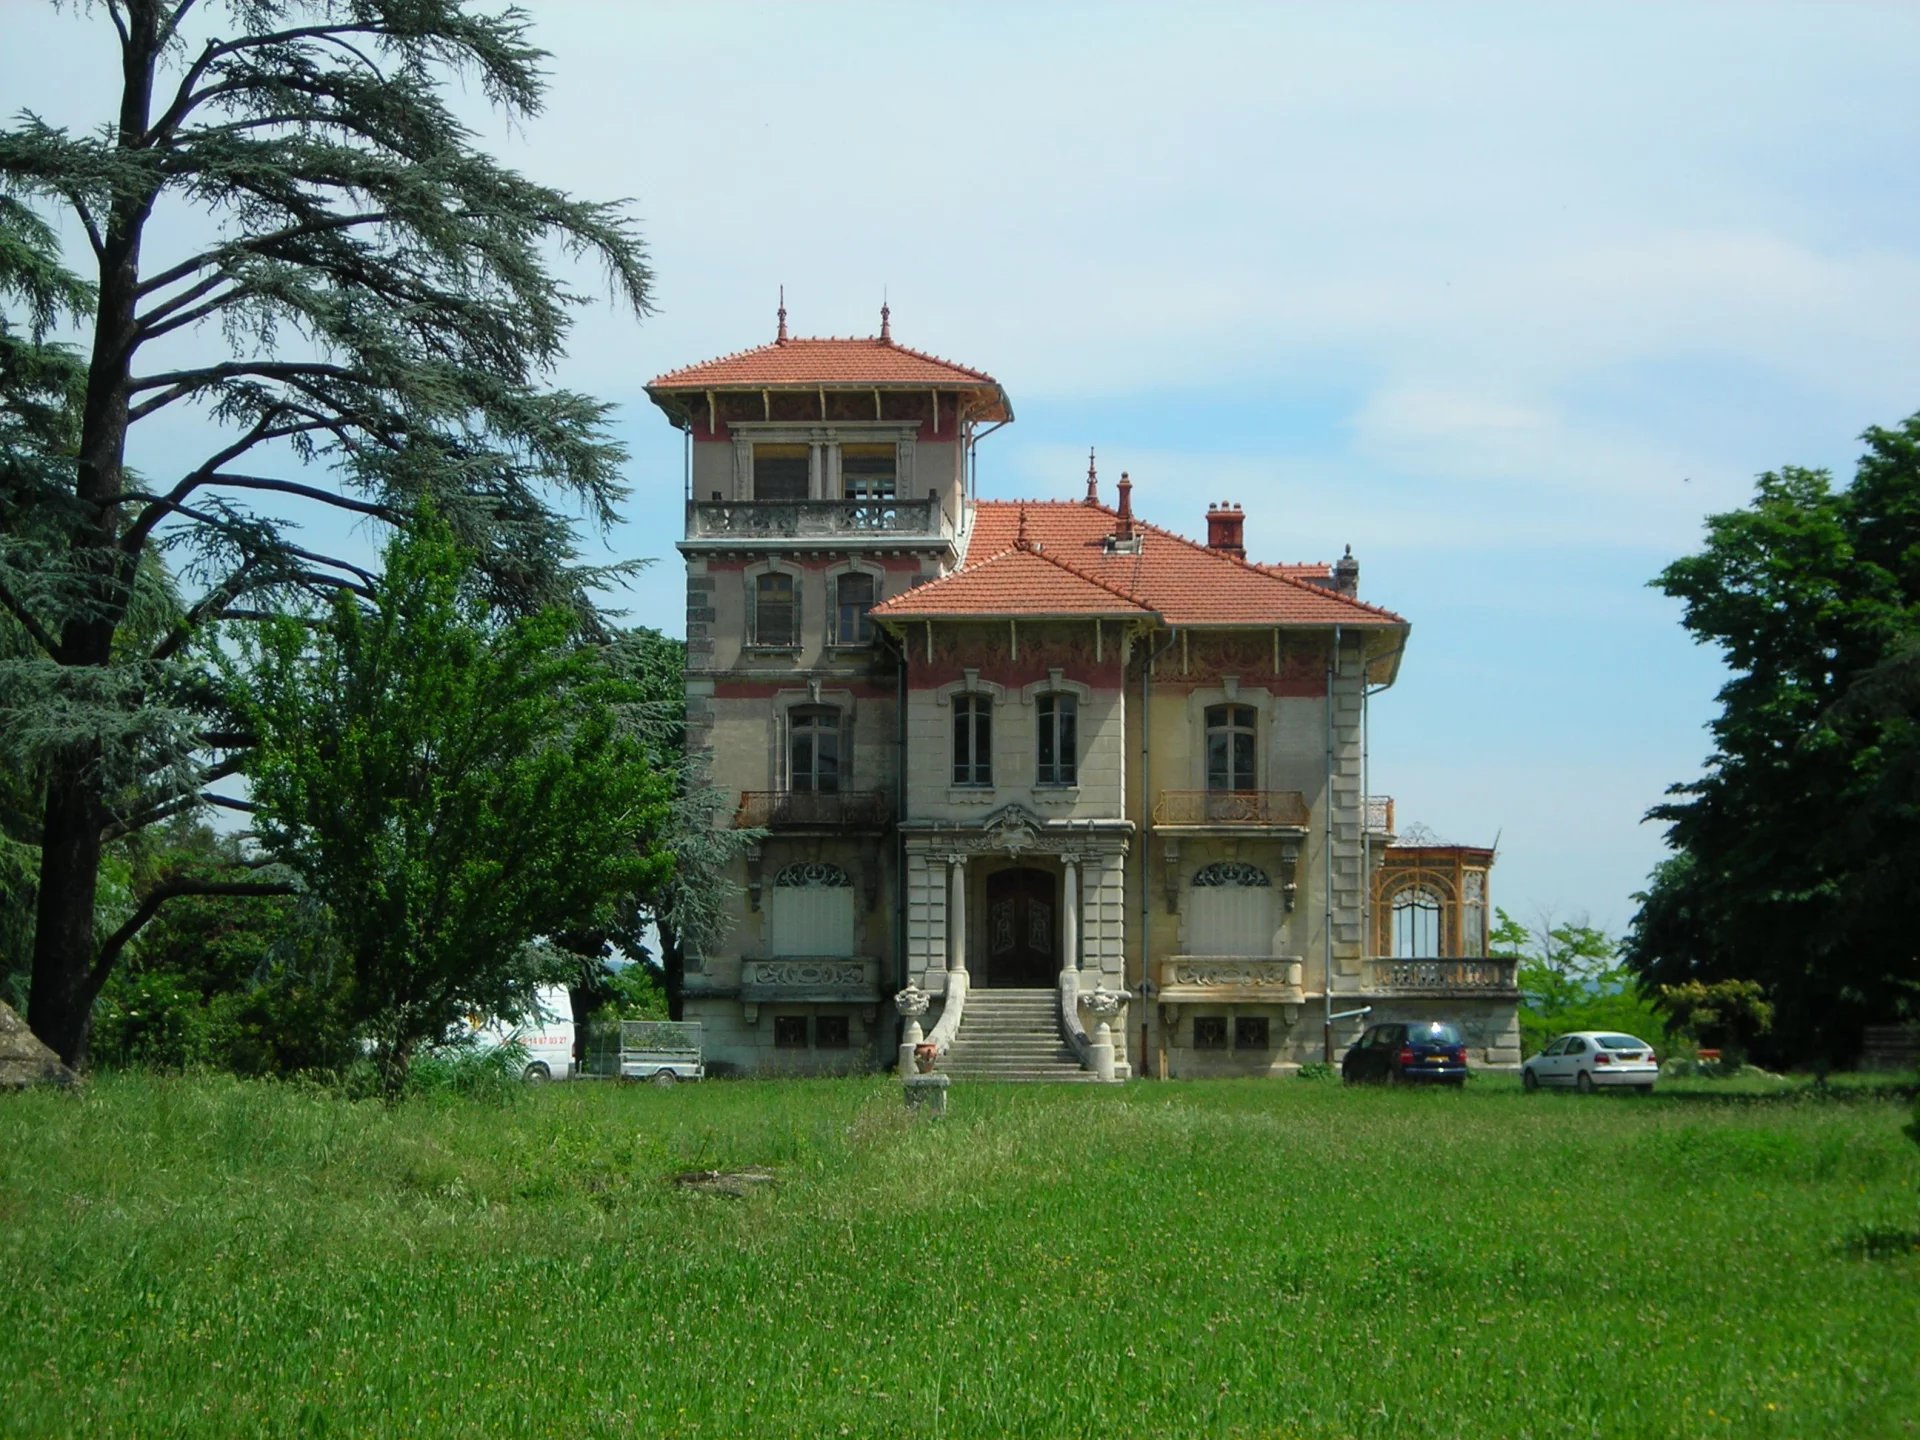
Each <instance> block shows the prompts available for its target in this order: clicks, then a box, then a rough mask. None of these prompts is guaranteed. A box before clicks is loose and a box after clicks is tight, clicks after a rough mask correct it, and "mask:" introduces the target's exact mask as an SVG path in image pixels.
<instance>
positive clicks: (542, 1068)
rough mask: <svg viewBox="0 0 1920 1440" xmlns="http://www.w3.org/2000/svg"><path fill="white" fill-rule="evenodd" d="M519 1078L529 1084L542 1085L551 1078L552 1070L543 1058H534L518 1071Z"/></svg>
mask: <svg viewBox="0 0 1920 1440" xmlns="http://www.w3.org/2000/svg"><path fill="white" fill-rule="evenodd" d="M520 1078H521V1079H522V1080H524V1081H526V1082H527V1083H528V1084H529V1085H544V1084H546V1083H547V1081H549V1080H551V1079H552V1078H553V1072H552V1071H551V1070H549V1069H548V1068H547V1065H546V1062H545V1061H544V1060H536V1061H534V1062H533V1063H532V1064H531V1065H529V1066H527V1068H526V1069H524V1070H522V1071H521V1072H520Z"/></svg>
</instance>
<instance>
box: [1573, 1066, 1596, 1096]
mask: <svg viewBox="0 0 1920 1440" xmlns="http://www.w3.org/2000/svg"><path fill="white" fill-rule="evenodd" d="M1573 1088H1574V1089H1576V1090H1578V1091H1579V1092H1580V1093H1581V1094H1582V1095H1591V1094H1592V1093H1593V1076H1591V1075H1589V1074H1588V1073H1587V1072H1586V1071H1584V1070H1582V1071H1581V1072H1580V1076H1579V1078H1578V1079H1577V1080H1575V1081H1574V1082H1573Z"/></svg>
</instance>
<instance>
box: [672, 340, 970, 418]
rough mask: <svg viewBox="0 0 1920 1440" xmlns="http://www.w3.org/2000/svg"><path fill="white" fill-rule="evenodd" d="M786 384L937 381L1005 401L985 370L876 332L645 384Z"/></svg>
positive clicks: (692, 369) (724, 360)
mask: <svg viewBox="0 0 1920 1440" xmlns="http://www.w3.org/2000/svg"><path fill="white" fill-rule="evenodd" d="M785 385H793V386H815V385H826V386H829V387H831V386H836V385H910V386H914V387H916V388H925V387H929V386H935V387H938V388H940V389H943V390H990V391H993V392H994V393H996V394H997V395H999V396H1000V398H1001V400H1002V402H1003V403H1004V401H1005V395H1004V394H1003V393H1001V391H1000V382H999V381H998V380H995V379H994V378H993V377H992V376H991V375H989V374H987V373H986V371H984V370H974V369H971V368H969V367H968V366H965V365H956V364H954V363H953V361H951V360H942V359H941V358H940V357H939V356H937V355H927V354H923V353H922V352H920V351H918V350H911V349H908V348H907V347H906V346H905V345H897V344H895V343H894V342H893V341H891V340H881V339H879V338H877V337H874V336H868V337H865V338H853V337H850V338H848V339H845V340H842V339H838V338H833V339H801V338H795V339H792V340H776V341H774V342H773V343H772V344H771V345H761V346H758V347H757V348H755V349H752V350H737V351H735V352H734V353H733V354H731V355H722V356H721V357H720V358H719V359H717V360H705V361H702V362H701V363H700V364H698V365H684V366H682V367H681V368H680V369H678V370H669V371H668V372H667V373H666V374H664V375H660V376H656V377H655V378H654V379H653V380H652V381H651V382H650V383H649V384H648V386H647V389H648V390H724V389H730V388H737V387H747V388H752V389H760V388H767V389H773V388H776V387H779V386H785Z"/></svg>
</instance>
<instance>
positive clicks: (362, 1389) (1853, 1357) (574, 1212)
mask: <svg viewBox="0 0 1920 1440" xmlns="http://www.w3.org/2000/svg"><path fill="white" fill-rule="evenodd" d="M1904 1117H1905V1109H1904V1107H1903V1106H1901V1105H1898V1104H1895V1103H1893V1102H1890V1101H1884V1100H1877V1099H1873V1098H1865V1099H1859V1100H1856V1101H1854V1102H1852V1103H1846V1104H1832V1103H1819V1102H1817V1101H1813V1100H1804V1099H1803V1100H1797V1101H1790V1102H1786V1103H1767V1104H1752V1105H1732V1106H1706V1105H1700V1104H1695V1103H1689V1097H1684V1096H1682V1097H1676V1098H1674V1099H1671V1100H1669V1099H1664V1098H1654V1099H1651V1100H1636V1099H1632V1098H1628V1097H1615V1096H1601V1097H1594V1098H1593V1099H1591V1100H1583V1099H1579V1098H1576V1097H1572V1096H1560V1095H1550V1096H1536V1097H1523V1096H1521V1095H1520V1093H1519V1092H1518V1090H1517V1089H1510V1088H1504V1087H1499V1086H1488V1087H1485V1088H1484V1089H1479V1088H1476V1089H1470V1090H1469V1092H1468V1093H1466V1094H1464V1095H1458V1094H1445V1095H1441V1094H1425V1093H1418V1092H1415V1093H1399V1092H1385V1091H1379V1092H1372V1091H1369V1092H1353V1091H1344V1090H1341V1089H1339V1088H1338V1087H1333V1086H1322V1085H1312V1084H1300V1083H1245V1082H1220V1083H1210V1084H1182V1085H1165V1086H1149V1085H1132V1086H1126V1087H1113V1088H1107V1089H1103V1088H1099V1087H1085V1088H1082V1087H1060V1088H1019V1087H990V1086H972V1087H969V1086H964V1085H957V1086H956V1087H955V1088H954V1090H953V1092H952V1113H951V1114H950V1115H949V1116H948V1117H947V1118H946V1119H945V1120H944V1121H940V1122H937V1123H929V1122H925V1121H919V1122H916V1121H912V1120H910V1119H909V1117H908V1116H907V1115H906V1113H905V1111H904V1107H903V1106H902V1104H901V1099H900V1093H899V1089H898V1087H897V1085H895V1084H893V1083H891V1082H887V1081H882V1080H875V1081H861V1080H850V1081H813V1082H799V1083H786V1084H779V1083H734V1084H709V1085H705V1086H698V1087H693V1086H681V1087H678V1088H677V1089H674V1090H668V1091H661V1090H656V1089H654V1088H653V1087H614V1086H598V1085H588V1084H579V1085H556V1086H550V1087H546V1088H544V1089H540V1090H535V1091H531V1092H528V1093H526V1094H525V1095H523V1096H520V1097H519V1098H518V1099H516V1100H515V1101H514V1102H512V1103H508V1104H506V1105H499V1104H486V1103H480V1102H476V1101H474V1100H471V1099H467V1098H464V1097H461V1096H459V1095H454V1094H446V1095H437V1096H431V1097H428V1098H426V1099H423V1100H420V1101H416V1102H413V1103H411V1104H409V1105H406V1106H404V1107H401V1108H400V1109H398V1110H396V1111H388V1110H385V1109H382V1108H381V1107H380V1106H378V1105H377V1104H372V1103H354V1102H351V1101H348V1100H345V1099H342V1098H340V1097H338V1096H336V1095H334V1094H331V1093H327V1092H323V1091H313V1090H303V1089H300V1088H297V1087H292V1086H281V1085H271V1084H261V1083H238V1082H229V1081H220V1080H211V1079H154V1078H145V1077H137V1076H124V1077H108V1078H105V1079H103V1080H101V1081H99V1082H96V1083H95V1084H94V1085H93V1086H92V1087H90V1088H89V1089H88V1090H86V1091H85V1092H83V1093H80V1094H78V1095H68V1096H60V1095H28V1096H20V1097H13V1098H10V1099H6V1100H5V1101H4V1102H0V1235H4V1236H5V1253H6V1257H7V1265H8V1276H9V1281H10V1283H9V1284H8V1285H7V1286H6V1287H4V1289H0V1297H3V1298H0V1376H4V1378H0V1395H3V1396H4V1401H3V1403H0V1429H5V1430H6V1431H7V1433H10V1434H11V1433H19V1434H48V1435H53V1434H66V1433H72V1432H73V1431H74V1430H75V1429H76V1428H80V1426H81V1423H82V1422H83V1421H84V1422H85V1424H86V1425H87V1426H89V1427H91V1428H92V1429H93V1430H95V1431H96V1432H97V1433H102V1434H140V1435H175V1434H180V1435H228V1434H238V1433H249V1434H251V1433H267V1434H301V1435H332V1434H340V1435H369V1434H395V1435H398V1434H450V1433H470V1434H502V1435H569V1436H579V1435H582V1434H588V1435H591V1434H601V1433H640V1434H660V1435H673V1436H685V1435H715V1436H719V1435H726V1436H734V1435H753V1434H779V1435H784V1434H790V1433H813V1434H821V1435H829V1436H831V1435H839V1434H847V1435H875V1436H878V1435H888V1436H902V1435H906V1436H920V1435H926V1436H934V1435H940V1436H992V1435H1028V1436H1039V1435H1082V1434H1094V1433H1107V1434H1112V1435H1126V1436H1133V1435H1161V1434H1166V1435H1180V1436H1183V1437H1185V1436H1195V1435H1233V1436H1254V1435H1260V1436H1301V1437H1308V1436H1395V1437H1405V1436H1408V1435H1419V1436H1423V1437H1442V1436H1453V1435H1461V1436H1466V1435H1471V1436H1476V1437H1483V1436H1563V1435H1580V1436H1589V1435H1596V1434H1605V1435H1607V1436H1610V1437H1612V1436H1659V1435H1684V1436H1695V1435H1729V1436H1742V1437H1746V1436H1779V1437H1789V1436H1792V1437H1803V1436H1811V1435H1835V1436H1839V1435H1845V1436H1869V1437H1870V1436H1876V1435H1897V1434H1908V1433H1911V1431H1910V1430H1909V1429H1908V1428H1907V1427H1908V1426H1909V1425H1910V1424H1911V1422H1912V1421H1913V1420H1914V1418H1915V1417H1917V1416H1920V1366H1916V1364H1915V1360H1914V1356H1915V1347H1916V1340H1915V1337H1916V1336H1920V1251H1916V1249H1915V1246H1914V1238H1915V1234H1916V1231H1920V1204H1917V1202H1916V1188H1915V1187H1916V1181H1920V1148H1916V1147H1915V1146H1914V1145H1913V1144H1912V1143H1911V1142H1909V1141H1908V1140H1907V1139H1905V1138H1904V1137H1903V1136H1902V1135H1901V1134H1900V1125H1901V1123H1902V1121H1903V1119H1904ZM748 1167H753V1168H765V1169H767V1170H770V1171H772V1172H773V1173H774V1174H775V1175H776V1176H777V1177H778V1179H777V1184H776V1185H774V1186H773V1187H771V1188H770V1189H768V1190H766V1191H764V1192H762V1193H755V1194H751V1195H749V1196H747V1197H746V1198H744V1199H727V1198H722V1197H718V1196H714V1195H711V1194H706V1193H701V1192H699V1191H697V1190H694V1189H691V1188H688V1187H684V1186H679V1185H675V1184H673V1183H671V1177H673V1176H675V1175H677V1174H681V1173H683V1172H686V1171H692V1170H707V1169H717V1170H734V1169H742V1168H748Z"/></svg>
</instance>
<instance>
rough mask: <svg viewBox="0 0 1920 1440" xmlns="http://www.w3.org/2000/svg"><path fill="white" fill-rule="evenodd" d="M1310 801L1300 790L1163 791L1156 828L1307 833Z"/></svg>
mask: <svg viewBox="0 0 1920 1440" xmlns="http://www.w3.org/2000/svg"><path fill="white" fill-rule="evenodd" d="M1307 818H1308V811H1307V797H1306V796H1304V795H1302V794H1301V793H1300V792H1299V791H1298V790H1162V791H1161V792H1160V799H1159V801H1158V802H1157V803H1156V804H1155V805H1154V807H1153V823H1154V824H1156V825H1275V826H1282V827H1286V828H1290V829H1296V830H1304V829H1305V828H1306V827H1307Z"/></svg>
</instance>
